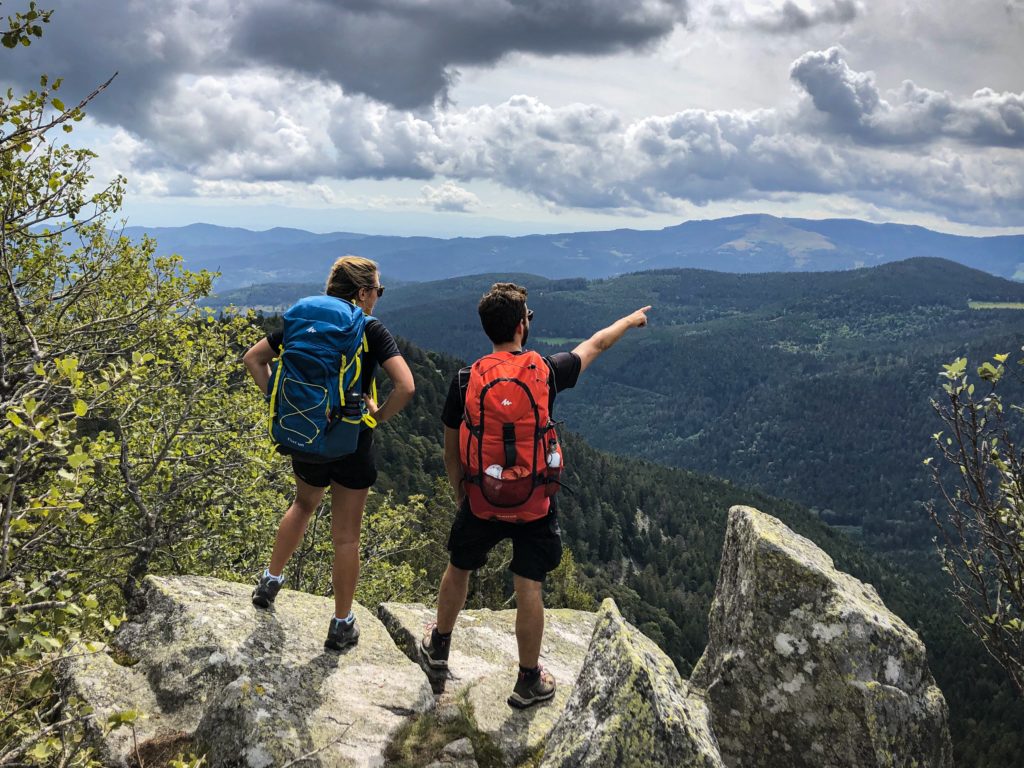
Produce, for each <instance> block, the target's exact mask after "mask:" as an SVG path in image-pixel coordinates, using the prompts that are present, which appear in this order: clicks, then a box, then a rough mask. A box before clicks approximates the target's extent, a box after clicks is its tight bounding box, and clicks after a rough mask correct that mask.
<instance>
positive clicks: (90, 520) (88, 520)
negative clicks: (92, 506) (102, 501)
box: [78, 512, 97, 525]
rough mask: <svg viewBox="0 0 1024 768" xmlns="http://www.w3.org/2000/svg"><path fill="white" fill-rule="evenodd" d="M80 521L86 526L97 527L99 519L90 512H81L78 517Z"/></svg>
mask: <svg viewBox="0 0 1024 768" xmlns="http://www.w3.org/2000/svg"><path fill="white" fill-rule="evenodd" d="M78 519H79V520H81V521H82V522H83V523H85V524H86V525H95V523H96V520H97V517H96V515H94V514H92V513H90V512H80V513H79V515H78Z"/></svg>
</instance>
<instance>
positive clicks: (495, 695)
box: [378, 603, 597, 765]
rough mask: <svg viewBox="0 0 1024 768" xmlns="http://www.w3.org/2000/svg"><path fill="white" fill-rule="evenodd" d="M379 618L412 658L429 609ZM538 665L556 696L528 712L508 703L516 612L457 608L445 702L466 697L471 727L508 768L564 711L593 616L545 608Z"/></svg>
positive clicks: (514, 667) (390, 611) (401, 607)
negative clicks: (548, 677)
mask: <svg viewBox="0 0 1024 768" xmlns="http://www.w3.org/2000/svg"><path fill="white" fill-rule="evenodd" d="M378 615H379V616H380V618H381V620H382V621H383V622H384V624H385V625H386V626H387V628H388V630H389V631H390V632H391V634H392V636H393V637H394V638H395V642H397V643H398V645H399V646H400V647H402V648H403V649H404V650H405V651H406V652H407V653H408V654H409V656H410V658H416V650H415V649H416V643H417V642H419V638H420V637H422V635H423V630H424V628H425V627H426V625H427V624H429V623H430V622H431V621H433V619H434V610H433V609H432V608H427V607H426V606H424V605H420V604H403V603H384V604H383V605H381V606H380V608H379V610H378ZM544 615H545V627H544V644H543V647H542V649H541V659H540V662H541V664H543V665H544V667H545V668H546V669H548V670H549V671H551V672H552V673H553V674H554V676H555V680H556V682H557V686H558V687H557V689H556V692H555V698H554V699H553V700H552V701H550V702H547V703H545V704H539V705H537V706H534V707H531V708H530V709H527V710H517V709H513V708H512V707H510V706H509V705H508V704H507V699H508V697H509V694H510V693H512V687H513V686H514V685H515V681H516V675H517V674H518V670H519V655H518V648H517V646H516V635H515V611H488V610H471V611H463V612H462V613H461V614H460V615H459V621H458V625H457V626H456V628H455V632H454V634H453V635H452V647H451V655H450V657H449V659H448V666H449V679H448V680H447V681H446V684H445V690H444V693H443V695H442V697H443V698H455V699H464V700H465V702H466V704H468V707H466V710H467V712H468V714H469V717H470V719H471V721H472V724H473V726H474V727H475V728H476V729H477V730H479V731H481V732H482V733H484V734H485V735H486V736H487V737H489V738H490V739H491V741H492V742H493V743H494V744H495V745H497V747H498V748H499V749H500V750H501V753H502V754H503V755H504V757H505V761H506V763H507V764H508V765H515V764H517V763H518V762H520V761H522V760H523V759H524V758H525V757H527V756H530V755H532V754H535V753H538V752H539V751H540V750H541V748H542V747H543V745H544V743H545V742H546V740H547V738H548V734H549V733H550V732H551V729H552V728H553V727H554V725H555V722H556V721H557V720H558V718H559V717H560V716H561V714H562V711H563V710H564V709H565V705H566V702H568V700H569V697H570V695H571V693H572V690H573V686H574V684H575V682H576V677H577V675H578V674H579V672H580V667H581V665H582V664H583V659H584V656H585V655H586V652H587V647H588V646H589V644H590V638H591V636H592V635H593V631H594V623H595V621H596V619H597V617H596V615H595V614H593V613H588V612H585V611H572V610H564V609H556V610H547V611H545V614H544Z"/></svg>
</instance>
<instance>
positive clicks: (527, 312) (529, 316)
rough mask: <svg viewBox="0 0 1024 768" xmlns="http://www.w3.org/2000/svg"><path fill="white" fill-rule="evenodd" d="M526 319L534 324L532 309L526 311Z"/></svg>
mask: <svg viewBox="0 0 1024 768" xmlns="http://www.w3.org/2000/svg"><path fill="white" fill-rule="evenodd" d="M526 319H527V320H529V321H530V322H533V310H532V309H528V310H526Z"/></svg>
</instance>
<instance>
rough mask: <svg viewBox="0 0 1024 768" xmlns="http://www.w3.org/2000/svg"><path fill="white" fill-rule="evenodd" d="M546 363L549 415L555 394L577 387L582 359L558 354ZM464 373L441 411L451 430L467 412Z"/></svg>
mask: <svg viewBox="0 0 1024 768" xmlns="http://www.w3.org/2000/svg"><path fill="white" fill-rule="evenodd" d="M544 362H546V363H547V364H548V368H550V369H551V378H550V379H549V382H548V383H549V385H550V386H549V387H548V392H549V394H548V413H551V412H552V409H553V408H554V406H555V394H556V393H558V392H561V391H562V390H563V389H572V388H573V387H575V386H576V380H577V379H578V378H579V377H580V358H579V355H577V354H576V353H575V352H557V353H555V354H554V355H548V356H547V357H545V358H544ZM463 371H466V372H468V371H469V369H468V368H463V369H462V371H459V373H457V374H455V376H454V378H452V383H451V385H450V386H449V387H448V397H447V398H446V399H445V401H444V410H442V411H441V422H442V423H443V424H444V425H445V426H446V427H448V428H449V429H458V428H459V425H461V424H462V414H463V412H464V411H465V410H466V399H465V392H463V390H462V386H461V384H460V383H459V381H460V378H461V380H462V382H465V381H467V378H466V377H465V375H463Z"/></svg>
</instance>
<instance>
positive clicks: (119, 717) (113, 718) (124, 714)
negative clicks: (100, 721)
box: [107, 709, 142, 727]
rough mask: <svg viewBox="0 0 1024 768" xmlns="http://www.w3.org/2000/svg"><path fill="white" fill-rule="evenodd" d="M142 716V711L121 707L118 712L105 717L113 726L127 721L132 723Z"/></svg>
mask: <svg viewBox="0 0 1024 768" xmlns="http://www.w3.org/2000/svg"><path fill="white" fill-rule="evenodd" d="M141 716H142V713H141V712H139V711H138V710H135V709H123V710H121V711H120V712H115V713H114V714H112V715H110V716H109V717H108V718H107V723H109V724H110V725H113V726H115V727H117V726H119V725H125V724H127V723H134V722H136V721H138V719H139V718H140V717H141Z"/></svg>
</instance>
